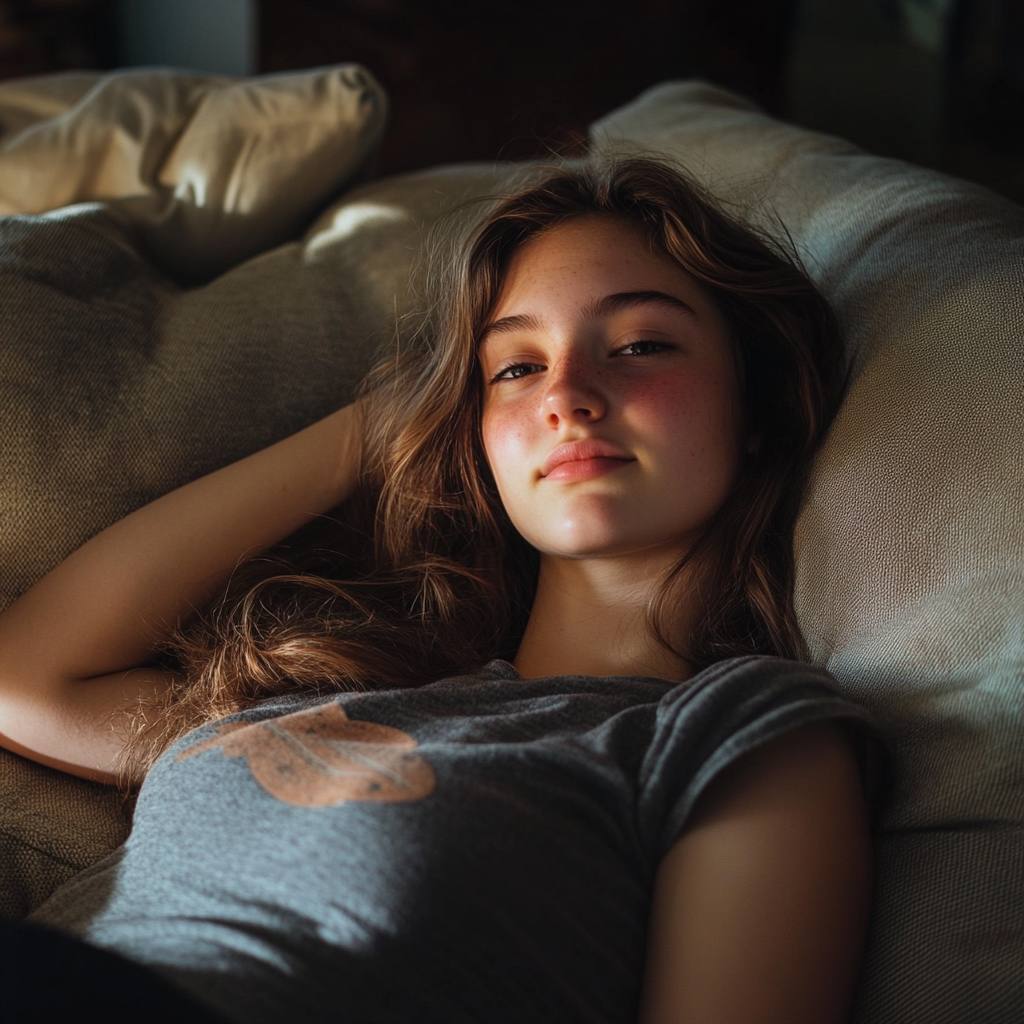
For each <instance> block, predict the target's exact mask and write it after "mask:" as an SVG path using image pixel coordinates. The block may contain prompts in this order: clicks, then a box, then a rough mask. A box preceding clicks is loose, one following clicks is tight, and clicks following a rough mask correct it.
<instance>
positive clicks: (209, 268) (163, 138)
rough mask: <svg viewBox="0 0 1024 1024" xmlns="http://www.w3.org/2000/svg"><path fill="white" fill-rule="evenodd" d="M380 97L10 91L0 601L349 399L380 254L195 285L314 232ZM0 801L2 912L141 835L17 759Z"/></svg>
mask: <svg viewBox="0 0 1024 1024" xmlns="http://www.w3.org/2000/svg"><path fill="white" fill-rule="evenodd" d="M385 106H386V103H385V98H384V95H383V93H382V92H381V90H380V88H379V86H377V85H376V83H374V82H373V80H372V78H370V76H369V75H368V74H367V73H366V72H365V71H364V70H362V69H361V68H358V67H356V66H354V65H349V66H344V67H339V68H331V69H322V70H317V71H313V72H305V73H301V74H295V75H281V76H272V77H268V78H264V79H255V80H249V81H240V82H235V81H231V80H229V79H211V78H198V77H196V76H187V75H176V74H172V73H169V72H133V73H122V74H116V75H111V76H106V77H103V76H97V75H59V76H54V77H52V78H41V79H29V80H21V81H15V82H8V83H4V84H2V85H0V125H2V127H3V129H4V133H3V135H2V136H0V210H2V212H3V213H6V214H8V215H7V216H0V308H2V309H3V316H2V318H0V432H2V436H3V438H4V445H3V448H2V450H0V607H4V606H6V605H7V604H9V603H10V601H12V600H13V599H14V598H15V597H16V596H17V595H18V594H20V593H22V592H23V591H24V590H26V589H27V588H28V587H29V586H30V585H31V584H32V583H33V582H34V581H35V580H36V579H38V578H39V577H40V576H42V575H43V574H44V573H45V572H46V571H47V570H48V569H50V568H51V567H52V566H54V565H56V564H57V562H59V561H60V560H61V559H62V558H63V557H65V556H66V555H67V554H69V553H70V552H71V551H72V550H74V548H75V547H77V546H78V545H79V544H81V543H82V542H83V541H84V540H86V539H87V538H88V537H90V536H91V535H92V534H94V533H96V532H98V531H99V530H101V529H102V528H103V527H105V526H107V525H109V524H110V523H112V522H114V521H115V520H116V519H118V518H120V517H121V516H123V515H125V514H126V513H128V512H129V511H131V510H132V509H133V508H136V507H138V506H139V505H141V504H144V503H145V502H146V501H148V500H151V499H152V498H154V497H156V496H157V495H159V494H161V493H164V492H165V491H167V490H169V489H170V488H173V487H174V486H176V485H177V484H179V483H183V482H184V481H185V480H187V479H190V478H191V477H193V476H195V475H196V474H197V473H201V472H204V471H206V470H209V469H212V468H213V467H214V466H217V465H221V464H223V463H224V462H227V461H230V460H231V459H234V458H238V457H240V456H241V455H243V454H246V453H248V452H250V451H252V450H254V449H255V448H258V447H260V446H261V445H263V444H266V443H268V442H269V441H271V440H273V439H274V438H277V437H282V436H284V435H286V434H287V433H290V432H291V431H293V430H295V429H298V428H299V427H301V426H303V425H305V424H306V423H308V422H310V421H311V420H312V419H313V418H315V417H316V416H318V415H324V414H326V413H327V412H328V411H330V410H331V409H333V408H334V407H335V406H337V405H339V404H341V403H342V402H343V401H344V400H345V399H346V398H347V396H348V395H349V394H350V393H351V389H352V387H353V386H354V383H355V382H356V380H357V379H358V378H359V376H360V375H361V374H362V373H363V372H364V371H365V369H366V368H367V366H368V362H369V358H370V355H371V351H372V344H373V336H374V334H375V332H381V331H382V332H383V333H384V334H386V335H387V336H388V337H390V333H391V332H390V329H389V324H390V323H393V315H394V304H393V301H392V298H391V294H389V295H388V296H387V297H385V298H382V299H381V300H380V301H379V302H377V303H376V304H374V303H373V302H371V303H370V304H369V305H368V306H367V304H366V303H365V302H364V301H363V299H364V294H363V286H364V281H363V278H362V276H361V275H363V274H364V273H365V274H370V275H372V274H374V273H376V271H377V268H378V263H379V261H378V263H375V262H374V261H373V259H372V258H370V259H367V260H366V261H362V260H359V261H355V262H356V264H357V265H353V266H350V265H347V264H345V263H344V261H342V262H341V263H340V264H339V263H332V262H330V261H325V260H324V259H322V258H321V259H320V260H319V261H315V260H310V261H308V262H307V261H306V260H305V258H304V256H303V254H302V251H301V250H300V248H299V247H298V246H297V245H295V244H293V245H291V246H290V247H286V248H285V249H283V250H280V251H279V252H278V253H277V254H276V257H273V256H272V257H271V258H270V259H259V258H257V259H254V260H251V261H250V262H248V263H245V264H243V265H242V266H240V267H238V268H237V270H236V271H234V272H233V273H226V274H223V275H221V276H220V277H218V278H216V279H215V280H214V281H213V282H212V283H210V284H209V285H207V286H206V287H196V288H183V287H182V284H183V281H185V280H194V279H196V278H198V277H203V276H207V275H209V274H211V273H213V272H216V271H218V270H221V269H224V268H225V267H227V266H229V265H230V264H232V263H234V262H237V261H238V260H239V259H241V258H242V257H248V256H252V255H254V254H256V253H260V252H261V251H262V250H263V249H264V248H266V247H267V246H268V245H274V244H277V243H280V242H283V241H285V240H286V239H288V238H289V237H290V236H294V235H296V234H298V233H299V232H300V231H301V230H302V229H303V228H304V227H306V225H307V223H308V221H309V219H310V217H311V216H312V214H314V213H315V212H316V211H318V210H319V209H320V208H321V207H323V206H324V204H325V203H326V202H327V201H328V200H329V199H331V198H332V197H333V196H334V195H335V194H337V193H338V192H339V191H340V190H341V189H343V188H344V187H345V186H346V185H348V184H350V183H351V182H352V181H353V179H354V178H356V177H357V176H358V175H359V174H360V173H361V172H362V171H363V169H364V168H365V167H366V166H367V163H368V161H369V160H371V159H372V156H373V153H374V150H375V147H376V145H377V142H378V140H379V138H380V134H381V131H382V129H383V123H384V114H385ZM67 203H70V204H73V205H70V206H66V205H62V204H67ZM53 206H57V207H60V208H58V209H55V210H50V208H51V207H53ZM44 211H50V212H44ZM389 262H390V263H391V264H394V263H395V261H394V260H391V261H389ZM157 265H159V266H161V267H163V268H164V270H165V271H166V270H173V269H177V270H178V271H179V273H178V276H177V279H175V278H172V277H169V276H167V274H166V273H164V272H161V271H159V270H157ZM385 273H386V274H387V275H390V276H387V278H386V279H387V282H388V285H389V286H390V293H393V292H394V285H395V278H394V270H393V269H392V268H391V266H388V267H387V268H386V271H385ZM339 277H340V278H341V279H342V280H343V282H344V283H343V284H341V285H340V286H339ZM339 323H344V324H346V325H347V327H348V331H349V333H347V334H345V333H344V332H342V333H343V338H342V342H343V343H342V344H340V345H339V344H338V342H339V336H338V324H339ZM344 341H350V342H351V344H345V343H344ZM364 342H365V344H363V343H364ZM0 793H2V794H3V799H2V802H0V917H20V916H23V915H24V914H25V913H27V912H28V911H29V910H30V909H32V908H33V907H34V906H36V905H37V904H38V903H39V902H41V901H42V900H43V899H44V898H45V897H46V896H47V895H48V894H49V892H50V891H52V889H53V888H55V887H56V886H57V885H58V884H60V882H62V881H64V880H65V879H66V878H67V877H69V876H70V875H71V874H73V873H74V872H75V871H77V870H79V869H81V868H82V867H84V866H86V865H87V864H89V863H91V862H92V861H94V860H96V859H97V858H98V857H100V856H102V855H103V854H105V853H106V852H108V851H109V850H110V849H112V848H113V847H114V846H116V845H117V844H118V843H119V842H121V841H122V839H123V838H124V835H125V831H126V823H125V820H124V817H123V816H122V814H121V809H120V802H119V799H118V797H117V795H116V794H115V793H114V792H112V791H111V790H108V789H105V788H104V787H98V786H95V785H91V784H89V783H85V782H82V781H80V780H77V779H72V778H70V777H67V776H64V775H61V774H60V773H57V772H53V771H51V770H49V769H46V768H43V767H40V766H38V765H33V764H31V763H30V762H27V761H24V760H22V759H21V758H18V757H16V756H15V755H13V754H9V753H7V752H6V751H2V750H0Z"/></svg>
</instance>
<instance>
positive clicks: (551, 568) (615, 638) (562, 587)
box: [515, 552, 700, 680]
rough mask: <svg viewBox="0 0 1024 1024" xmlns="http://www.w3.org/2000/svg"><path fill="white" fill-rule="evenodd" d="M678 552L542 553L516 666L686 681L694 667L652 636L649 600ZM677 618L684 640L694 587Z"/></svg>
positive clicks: (533, 672)
mask: <svg viewBox="0 0 1024 1024" xmlns="http://www.w3.org/2000/svg"><path fill="white" fill-rule="evenodd" d="M678 557H679V555H678V552H675V553H674V554H672V555H671V556H665V555H662V556H661V557H657V556H655V555H653V554H651V553H649V552H648V553H642V554H640V555H631V556H628V557H626V556H624V557H620V558H590V559H588V558H580V559H568V558H556V557H554V556H549V555H542V556H541V563H540V577H539V580H538V583H537V595H536V597H535V599H534V602H533V607H532V609H531V611H530V619H529V622H528V623H527V626H526V632H525V633H524V635H523V642H522V644H521V645H520V647H519V652H518V654H517V655H516V659H515V667H516V670H517V671H518V672H519V674H520V675H522V676H524V677H525V678H527V679H536V678H539V677H541V676H554V675H586V676H611V675H627V676H651V677H654V678H657V679H671V680H682V679H685V678H686V677H687V676H688V675H689V674H690V672H689V666H688V665H687V664H686V662H684V661H683V660H682V659H681V658H678V657H676V656H675V655H674V654H672V653H671V652H670V651H668V650H666V649H665V648H664V647H663V646H662V645H661V644H660V643H658V641H657V640H655V639H654V637H652V636H651V635H650V631H649V629H648V626H647V603H648V601H649V600H650V598H651V597H652V595H653V594H655V593H656V592H657V589H658V587H659V586H660V584H661V580H662V578H663V577H664V574H665V572H666V571H667V570H668V569H669V567H670V566H671V565H672V564H674V562H675V560H676V559H677V558H678ZM677 607H678V614H677V615H676V616H675V617H674V621H673V623H672V625H673V627H674V632H673V633H672V634H670V639H671V640H672V642H673V643H676V644H678V643H679V641H680V640H681V639H682V640H685V638H686V637H687V636H688V635H689V632H690V630H691V628H692V627H693V625H694V624H695V622H696V619H697V615H698V614H699V612H700V608H699V604H698V602H697V599H696V594H695V592H693V591H691V592H690V594H689V595H688V596H686V597H684V599H683V600H682V602H681V603H680V605H679V606H677Z"/></svg>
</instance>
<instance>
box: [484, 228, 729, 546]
mask: <svg viewBox="0 0 1024 1024" xmlns="http://www.w3.org/2000/svg"><path fill="white" fill-rule="evenodd" d="M479 358H480V364H481V368H482V374H483V380H484V399H483V420H482V430H483V444H484V449H485V451H486V453H487V459H488V462H489V464H490V467H491V471H492V473H493V474H494V479H495V482H496V483H497V486H498V492H499V494H500V496H501V500H502V502H503V503H504V506H505V510H506V511H507V513H508V515H509V518H510V519H511V520H512V523H513V524H514V525H515V527H516V529H517V530H518V531H519V532H520V533H521V534H522V535H523V537H525V538H526V540H527V541H529V543H530V544H532V545H533V546H534V547H535V548H537V549H538V550H539V551H541V552H542V553H544V554H547V555H553V556H560V557H565V558H582V557H601V556H617V555H623V554H632V553H641V552H650V553H651V554H654V553H656V552H660V551H666V552H669V553H671V554H677V553H682V552H684V551H685V550H686V548H687V547H688V546H689V544H690V543H691V542H692V541H693V539H694V538H695V536H696V534H697V532H698V531H699V529H700V527H701V526H702V525H703V524H704V523H706V522H707V520H708V518H709V517H710V516H711V515H712V514H713V513H714V512H715V511H716V510H717V509H718V508H719V507H720V506H721V505H722V502H723V501H724V500H725V498H726V496H727V495H728V493H729V491H730V489H731V488H732V486H733V483H734V481H735V479H736V475H737V470H738V468H739V465H740V463H741V461H742V459H743V456H744V452H745V451H746V450H747V449H748V447H749V439H748V437H747V435H746V431H745V429H744V416H743V411H742V402H741V397H740V382H739V376H738V373H737V364H736V357H735V354H734V350H733V345H732V343H731V341H730V338H729V334H728V330H727V327H726V324H725V321H724V320H723V318H722V316H721V314H720V313H719V311H718V309H717V308H716V307H715V305H714V304H713V303H712V302H711V300H710V299H709V298H708V296H707V295H706V294H705V293H704V291H703V290H702V289H701V287H700V286H699V285H698V284H697V283H696V281H695V280H694V279H693V278H691V277H690V276H689V275H688V274H687V273H685V272H684V271H683V270H681V269H679V268H678V267H677V266H676V265H675V264H674V263H672V262H670V261H669V260H668V259H666V258H665V257H663V256H660V255H655V254H653V253H652V252H651V251H650V248H649V246H648V245H647V244H646V242H645V240H644V239H643V237H642V236H641V235H640V234H639V232H637V231H636V230H635V229H634V228H633V227H632V226H630V225H629V224H627V223H624V222H621V221H618V220H615V219H612V218H607V217H597V216H592V217H583V218H580V219H577V220H573V221H570V222H569V223H567V224H563V225H560V226H558V227H555V228H550V229H548V230H546V231H543V232H542V233H541V234H539V235H537V236H535V237H533V238H532V239H530V240H529V241H528V242H526V243H525V244H524V245H523V246H522V247H521V248H520V249H518V250H517V252H516V253H515V255H514V257H513V259H512V262H511V264H510V266H509V269H508V273H507V275H506V277H505V281H504V285H503V287H502V290H501V293H500V295H499V297H498V301H497V304H496V306H495V308H494V311H493V313H492V315H491V317H490V319H489V321H488V326H487V327H486V328H485V330H484V333H483V335H482V339H481V342H480V346H479Z"/></svg>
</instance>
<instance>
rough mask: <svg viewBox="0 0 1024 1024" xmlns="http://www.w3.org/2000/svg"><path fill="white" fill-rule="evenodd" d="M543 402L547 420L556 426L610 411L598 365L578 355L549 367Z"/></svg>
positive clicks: (593, 418)
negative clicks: (591, 363)
mask: <svg viewBox="0 0 1024 1024" xmlns="http://www.w3.org/2000/svg"><path fill="white" fill-rule="evenodd" d="M542 403H543V415H544V419H545V422H546V423H547V424H548V426H550V427H553V428H554V427H558V426H561V425H565V424H569V423H593V422H595V421H596V420H599V419H601V418H602V417H603V416H604V415H605V413H606V412H607V411H608V402H607V397H606V396H605V394H604V391H603V389H602V387H601V382H600V380H599V379H598V373H597V369H596V367H594V366H592V365H590V363H589V361H588V360H586V359H585V358H581V357H578V356H576V357H570V358H568V359H566V360H564V361H562V362H560V363H559V364H558V365H556V366H554V367H551V368H550V369H549V370H548V380H547V387H546V389H545V391H544V396H543V399H542Z"/></svg>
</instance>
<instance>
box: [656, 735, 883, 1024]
mask: <svg viewBox="0 0 1024 1024" xmlns="http://www.w3.org/2000/svg"><path fill="white" fill-rule="evenodd" d="M870 889H871V843H870V834H869V830H868V824H867V813H866V808H865V803H864V798H863V794H862V787H861V782H860V774H859V770H858V765H857V759H856V756H855V754H854V751H853V748H852V745H851V742H850V740H849V738H848V737H847V734H846V733H845V731H844V730H843V728H842V727H841V726H839V725H837V724H834V723H820V724H811V725H805V726H801V727H799V728H797V729H794V730H793V731H792V732H790V733H787V734H784V735H782V736H779V737H777V738H775V739H772V740H770V741H768V742H766V743H764V744H763V745H762V746H760V747H758V748H756V749H754V750H752V751H750V752H748V753H746V754H744V755H743V756H742V757H740V758H739V759H738V760H737V761H736V762H734V763H733V764H732V765H730V766H729V767H728V768H726V769H725V770H723V771H722V772H721V774H720V775H719V776H717V777H716V778H715V779H714V780H713V781H712V783H711V784H710V785H709V786H708V788H707V790H706V791H705V792H704V793H703V794H702V795H701V798H700V799H699V801H698V804H697V806H696V808H695V810H694V813H693V816H692V818H691V820H690V822H689V824H688V827H687V829H686V831H685V832H684V833H683V835H682V836H681V837H680V839H679V840H677V842H676V843H675V844H674V846H673V847H672V848H671V850H670V851H669V852H668V854H666V856H665V857H664V859H663V860H662V862H661V865H660V866H659V869H658V873H657V877H656V881H655V887H654V893H653V902H652V908H651V922H650V935H649V945H648V958H647V970H646V978H645V983H644V995H643V1003H642V1012H641V1016H640V1020H641V1022H642V1024H681V1022H688V1021H701V1022H703V1024H718V1022H722V1024H725V1022H731V1021H744V1022H745V1024H760V1022H764V1024H768V1022H774V1021H787V1022H789V1024H840V1022H842V1021H845V1020H846V1019H847V1015H848V1012H849V1007H850V1001H851V999H852V993H853V986H854V984H855V981H856V976H857V972H858V969H859V966H860V961H861V957H862V954H863V943H864V934H865V930H866V925H867V913H868V905H869V900H870Z"/></svg>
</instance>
